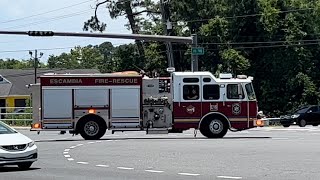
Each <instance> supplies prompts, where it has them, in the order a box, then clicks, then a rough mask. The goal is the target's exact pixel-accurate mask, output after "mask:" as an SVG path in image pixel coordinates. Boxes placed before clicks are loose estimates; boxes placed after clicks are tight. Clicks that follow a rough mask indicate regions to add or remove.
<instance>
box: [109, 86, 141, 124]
mask: <svg viewBox="0 0 320 180" xmlns="http://www.w3.org/2000/svg"><path fill="white" fill-rule="evenodd" d="M111 99H112V101H111V106H110V107H111V122H112V126H113V127H115V128H123V127H131V128H133V127H138V126H139V125H140V89H139V88H129V89H124V88H123V89H112V91H111Z"/></svg>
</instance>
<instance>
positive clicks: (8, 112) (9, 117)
mask: <svg viewBox="0 0 320 180" xmlns="http://www.w3.org/2000/svg"><path fill="white" fill-rule="evenodd" d="M0 121H4V122H5V123H7V124H9V125H12V126H29V125H30V124H31V123H32V107H0Z"/></svg>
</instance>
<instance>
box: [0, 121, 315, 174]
mask: <svg viewBox="0 0 320 180" xmlns="http://www.w3.org/2000/svg"><path fill="white" fill-rule="evenodd" d="M20 132H22V133H23V134H25V135H27V136H29V137H30V138H32V139H34V140H36V141H37V146H38V148H39V156H40V157H39V160H38V161H37V162H36V163H34V165H33V166H32V167H33V168H32V169H31V170H28V171H19V169H17V168H16V167H14V166H7V167H3V168H0V179H1V180H2V179H3V180H11V179H13V180H21V179H37V180H40V179H46V180H47V179H49V180H50V179H59V180H61V179H68V180H73V179H74V180H82V179H86V180H87V179H90V180H95V179H126V180H127V179H128V180H129V179H134V180H141V179H184V180H185V179H210V180H212V179H252V180H257V179H259V180H261V179H277V180H281V179H299V180H300V179H315V180H318V179H319V177H320V170H319V167H320V157H319V156H318V155H319V152H320V143H319V142H320V128H315V127H312V126H311V127H306V128H299V127H290V128H286V129H284V128H259V129H252V130H249V131H243V132H238V133H233V132H228V134H227V136H226V137H225V138H223V139H207V138H204V137H202V136H201V135H200V134H199V133H198V135H197V137H196V138H194V137H193V131H188V132H185V133H183V134H169V135H145V134H144V133H143V132H125V133H120V132H119V133H116V134H114V135H111V134H109V133H108V134H107V135H106V136H105V137H104V138H103V139H102V140H100V141H84V140H82V138H81V137H80V136H75V137H72V136H71V135H69V134H65V135H58V133H57V132H42V133H41V134H40V135H37V134H35V133H34V132H29V131H26V130H20Z"/></svg>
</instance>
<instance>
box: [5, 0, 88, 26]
mask: <svg viewBox="0 0 320 180" xmlns="http://www.w3.org/2000/svg"><path fill="white" fill-rule="evenodd" d="M90 1H93V0H87V1H83V2H80V3H77V4H72V5H69V6H65V7H62V8H58V9H54V10H51V11H47V12H43V13H39V14H34V15H30V16H26V17H22V18H17V19H11V20H7V21H2V22H0V24H5V23H10V22H14V21H20V20H24V19H28V18H31V17H36V16H41V15H44V14H49V13H52V12H56V11H60V10H63V9H67V8H70V7H74V6H78V5H81V4H85V3H87V2H90Z"/></svg>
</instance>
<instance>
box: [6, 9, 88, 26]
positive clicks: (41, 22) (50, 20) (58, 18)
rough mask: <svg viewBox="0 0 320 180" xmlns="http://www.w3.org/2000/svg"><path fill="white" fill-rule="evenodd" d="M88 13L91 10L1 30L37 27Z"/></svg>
mask: <svg viewBox="0 0 320 180" xmlns="http://www.w3.org/2000/svg"><path fill="white" fill-rule="evenodd" d="M89 11H91V10H84V11H78V12H76V13H71V14H65V15H61V16H56V17H53V18H50V19H46V20H41V21H37V22H33V23H27V24H22V25H17V26H11V27H7V28H3V29H17V28H23V27H26V26H31V25H38V24H43V23H48V22H52V21H56V20H61V19H65V18H70V17H74V16H78V15H82V14H85V13H87V12H89Z"/></svg>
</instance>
